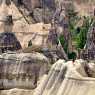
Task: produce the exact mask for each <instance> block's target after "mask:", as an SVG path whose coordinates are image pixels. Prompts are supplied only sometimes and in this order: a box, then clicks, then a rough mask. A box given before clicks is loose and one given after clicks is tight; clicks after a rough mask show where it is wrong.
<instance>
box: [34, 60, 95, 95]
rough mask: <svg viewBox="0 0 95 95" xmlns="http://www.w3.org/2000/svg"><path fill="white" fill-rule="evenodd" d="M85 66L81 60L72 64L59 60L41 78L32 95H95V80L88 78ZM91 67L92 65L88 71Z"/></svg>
mask: <svg viewBox="0 0 95 95" xmlns="http://www.w3.org/2000/svg"><path fill="white" fill-rule="evenodd" d="M88 64H90V63H88ZM86 66H87V64H86V62H85V61H83V60H76V61H75V62H74V63H73V62H72V61H68V62H65V61H64V60H59V61H58V62H56V63H55V64H54V65H53V66H52V68H51V70H50V72H49V74H48V75H45V76H44V77H43V79H42V81H41V83H40V84H39V86H38V87H37V88H36V90H35V91H34V94H33V95H95V78H90V77H88V72H87V70H85V67H86ZM92 67H93V68H94V66H93V64H92V66H90V69H91V68H92ZM88 69H89V68H88ZM90 69H89V70H90ZM92 70H93V69H92ZM91 77H93V75H92V76H91Z"/></svg>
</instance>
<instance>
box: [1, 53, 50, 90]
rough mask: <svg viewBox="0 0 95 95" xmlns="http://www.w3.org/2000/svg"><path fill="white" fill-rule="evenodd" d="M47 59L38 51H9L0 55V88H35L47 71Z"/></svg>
mask: <svg viewBox="0 0 95 95" xmlns="http://www.w3.org/2000/svg"><path fill="white" fill-rule="evenodd" d="M47 66H48V60H47V58H46V57H45V56H43V55H42V54H39V53H31V54H30V53H29V54H28V53H25V54H24V53H20V54H15V53H9V54H6V53H5V54H2V55H1V56H0V89H10V88H28V89H29V88H35V87H36V86H37V81H38V80H39V78H40V77H41V76H43V74H44V73H46V72H47Z"/></svg>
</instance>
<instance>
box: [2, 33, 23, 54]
mask: <svg viewBox="0 0 95 95" xmlns="http://www.w3.org/2000/svg"><path fill="white" fill-rule="evenodd" d="M21 48H22V47H21V44H20V42H19V41H18V40H17V38H16V36H15V34H14V33H12V32H3V33H1V34H0V49H1V51H2V53H4V52H6V51H17V50H19V49H21Z"/></svg>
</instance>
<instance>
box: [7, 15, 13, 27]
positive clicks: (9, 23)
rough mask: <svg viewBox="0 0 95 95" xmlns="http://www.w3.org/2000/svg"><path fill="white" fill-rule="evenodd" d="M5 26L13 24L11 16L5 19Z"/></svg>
mask: <svg viewBox="0 0 95 95" xmlns="http://www.w3.org/2000/svg"><path fill="white" fill-rule="evenodd" d="M6 24H7V25H12V24H13V19H12V15H8V16H7V17H6Z"/></svg>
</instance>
